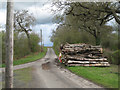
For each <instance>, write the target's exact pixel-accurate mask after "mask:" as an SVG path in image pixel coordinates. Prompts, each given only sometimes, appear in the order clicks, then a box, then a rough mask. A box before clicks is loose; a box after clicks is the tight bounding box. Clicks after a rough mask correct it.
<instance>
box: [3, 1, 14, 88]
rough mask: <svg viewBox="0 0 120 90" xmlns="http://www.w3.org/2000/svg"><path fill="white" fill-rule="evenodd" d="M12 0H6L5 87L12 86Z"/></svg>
mask: <svg viewBox="0 0 120 90" xmlns="http://www.w3.org/2000/svg"><path fill="white" fill-rule="evenodd" d="M13 21H14V14H13V0H8V1H7V20H6V22H7V23H6V62H5V63H6V68H5V88H13Z"/></svg>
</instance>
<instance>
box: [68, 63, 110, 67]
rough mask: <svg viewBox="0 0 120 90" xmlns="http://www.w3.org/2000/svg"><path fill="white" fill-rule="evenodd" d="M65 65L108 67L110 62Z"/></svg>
mask: <svg viewBox="0 0 120 90" xmlns="http://www.w3.org/2000/svg"><path fill="white" fill-rule="evenodd" d="M67 66H95V67H99V66H101V67H109V66H110V64H67Z"/></svg>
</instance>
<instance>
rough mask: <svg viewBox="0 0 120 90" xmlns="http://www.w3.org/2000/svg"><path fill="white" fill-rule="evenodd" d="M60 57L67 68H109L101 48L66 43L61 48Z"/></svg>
mask: <svg viewBox="0 0 120 90" xmlns="http://www.w3.org/2000/svg"><path fill="white" fill-rule="evenodd" d="M62 55H63V62H64V63H65V64H66V65H67V66H110V64H109V63H108V61H107V58H105V57H103V51H102V48H101V46H92V45H89V44H84V43H83V44H68V43H67V44H65V45H63V47H62Z"/></svg>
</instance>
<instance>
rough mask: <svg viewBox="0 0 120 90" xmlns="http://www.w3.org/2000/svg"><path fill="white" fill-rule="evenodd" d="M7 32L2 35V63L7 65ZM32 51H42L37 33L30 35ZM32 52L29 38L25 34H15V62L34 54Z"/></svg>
mask: <svg viewBox="0 0 120 90" xmlns="http://www.w3.org/2000/svg"><path fill="white" fill-rule="evenodd" d="M5 34H6V33H5V31H3V32H2V33H1V34H0V35H2V63H5V55H6V49H5V41H6V40H5ZM30 39H31V45H32V51H33V52H38V51H39V50H40V46H39V40H40V38H39V36H38V35H37V34H35V33H31V34H30ZM33 52H31V51H30V48H29V45H28V38H27V36H26V34H25V33H18V32H16V31H15V32H14V60H17V59H20V58H22V57H24V56H26V55H28V54H31V53H33Z"/></svg>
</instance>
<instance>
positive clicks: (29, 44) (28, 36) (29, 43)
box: [25, 31, 33, 52]
mask: <svg viewBox="0 0 120 90" xmlns="http://www.w3.org/2000/svg"><path fill="white" fill-rule="evenodd" d="M25 33H26V35H27V38H28V46H29V48H30V52H33V50H32V46H31V41H30V35H29V33H28V32H27V31H25Z"/></svg>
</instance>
